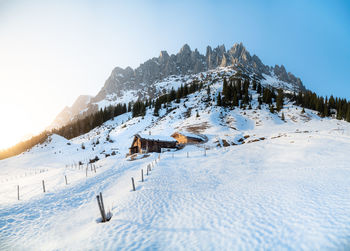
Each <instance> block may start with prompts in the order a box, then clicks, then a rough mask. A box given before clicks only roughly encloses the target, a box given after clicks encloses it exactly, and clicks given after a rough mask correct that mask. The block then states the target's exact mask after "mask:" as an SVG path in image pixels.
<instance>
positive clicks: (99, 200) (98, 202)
mask: <svg viewBox="0 0 350 251" xmlns="http://www.w3.org/2000/svg"><path fill="white" fill-rule="evenodd" d="M96 198H97V204H98V208H99V209H100V213H101V218H102V222H106V214H105V211H104V205H103V199H102V193H100V195H97V196H96Z"/></svg>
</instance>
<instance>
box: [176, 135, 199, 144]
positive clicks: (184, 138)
mask: <svg viewBox="0 0 350 251" xmlns="http://www.w3.org/2000/svg"><path fill="white" fill-rule="evenodd" d="M171 137H173V138H174V139H176V141H177V142H178V143H179V144H198V143H203V142H204V141H205V138H204V137H203V136H200V135H197V134H193V133H188V132H175V133H173V134H172V135H171Z"/></svg>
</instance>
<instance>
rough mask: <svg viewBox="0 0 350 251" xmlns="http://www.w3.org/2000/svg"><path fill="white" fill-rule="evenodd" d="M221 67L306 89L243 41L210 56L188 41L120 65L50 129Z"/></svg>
mask: <svg viewBox="0 0 350 251" xmlns="http://www.w3.org/2000/svg"><path fill="white" fill-rule="evenodd" d="M220 67H229V68H230V69H233V70H236V71H240V72H241V73H243V74H245V75H247V76H250V77H252V78H255V79H257V80H260V81H264V80H267V81H268V82H269V83H270V84H273V83H276V84H280V85H283V86H288V87H289V89H292V90H294V91H299V90H305V87H304V86H303V84H302V82H301V80H300V79H299V78H297V77H295V76H294V75H293V74H292V73H290V72H288V73H287V71H286V69H285V68H284V66H283V65H281V66H278V65H275V67H269V66H267V65H264V64H263V63H262V62H261V60H260V59H259V57H258V56H256V55H253V56H251V55H250V53H249V52H248V51H247V50H246V48H245V47H244V46H243V44H242V43H240V44H234V45H233V46H232V48H231V49H229V50H226V49H225V46H224V45H221V46H218V47H217V48H214V49H212V48H211V47H210V46H208V47H207V50H206V55H202V54H200V53H199V52H198V50H197V49H195V50H194V51H192V50H191V49H190V47H189V46H188V45H187V44H185V45H184V46H183V47H182V48H181V50H180V51H179V52H178V53H177V54H176V55H169V54H168V53H167V52H166V51H161V52H160V55H159V57H155V58H152V59H150V60H147V61H146V62H144V63H143V64H141V65H140V66H139V67H138V68H136V69H132V68H131V67H127V68H125V69H122V68H120V67H116V68H115V69H114V70H113V71H112V73H111V75H110V76H109V77H108V79H107V80H106V82H105V84H104V86H103V87H102V89H101V90H100V91H99V93H98V94H97V95H96V96H95V97H93V98H90V97H86V96H80V97H79V98H78V99H77V101H76V102H75V103H74V105H73V106H72V107H66V108H65V109H64V110H63V111H62V112H61V113H60V114H59V115H58V116H57V117H56V119H55V120H54V122H53V123H52V124H51V125H50V127H49V129H52V128H58V127H61V126H63V125H65V124H67V123H69V122H71V121H74V120H76V119H78V118H83V117H84V116H86V115H89V114H92V113H94V112H96V111H97V110H99V109H101V108H104V107H106V106H109V105H115V104H117V103H128V102H130V101H136V100H138V99H141V100H142V99H145V98H154V97H157V96H159V95H161V94H163V92H164V91H165V88H164V87H166V85H167V83H169V82H183V81H184V80H189V79H194V78H195V76H196V75H197V74H198V73H201V72H203V73H205V72H207V71H210V70H215V69H217V68H220Z"/></svg>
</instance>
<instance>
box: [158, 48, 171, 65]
mask: <svg viewBox="0 0 350 251" xmlns="http://www.w3.org/2000/svg"><path fill="white" fill-rule="evenodd" d="M169 58H170V56H169V54H168V52H167V51H161V52H160V55H159V62H160V63H164V62H166V61H168V60H169Z"/></svg>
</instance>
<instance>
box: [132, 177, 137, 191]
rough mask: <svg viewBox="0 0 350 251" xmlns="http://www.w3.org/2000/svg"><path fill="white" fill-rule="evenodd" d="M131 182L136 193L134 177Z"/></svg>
mask: <svg viewBox="0 0 350 251" xmlns="http://www.w3.org/2000/svg"><path fill="white" fill-rule="evenodd" d="M131 182H132V190H134V191H136V189H135V182H134V178H132V177H131Z"/></svg>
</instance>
